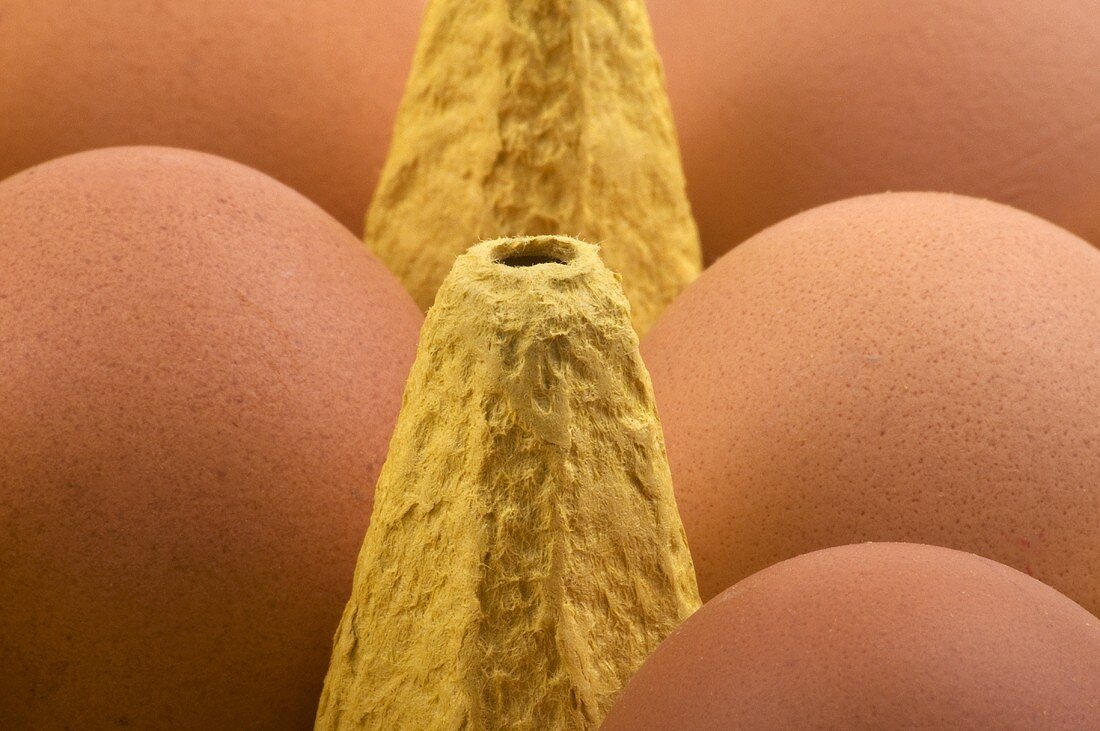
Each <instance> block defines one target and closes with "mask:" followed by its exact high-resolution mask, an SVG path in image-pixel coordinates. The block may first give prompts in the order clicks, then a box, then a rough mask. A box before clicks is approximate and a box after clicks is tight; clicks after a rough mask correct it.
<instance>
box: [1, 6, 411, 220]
mask: <svg viewBox="0 0 1100 731" xmlns="http://www.w3.org/2000/svg"><path fill="white" fill-rule="evenodd" d="M424 2H425V0H367V1H366V2H351V1H350V0H306V1H305V2H294V1H292V0H262V1H261V2H226V1H225V0H188V1H187V2H147V1H146V0H111V1H110V2H102V1H101V0H64V2H59V1H58V0H43V1H42V2H28V1H27V0H18V1H16V2H12V1H11V0H6V1H0V69H3V73H0V140H3V144H0V179H3V178H5V177H7V176H8V175H11V174H12V173H15V172H18V171H19V170H22V169H24V168H26V167H29V166H31V165H36V164H38V163H41V162H45V161H46V160H50V159H52V158H55V157H58V156H60V155H65V154H69V153H72V152H78V151H80V150H87V149H91V148H96V147H107V146H110V145H171V146H175V147H186V148H191V149H196V150H202V151H204V152H211V153H215V154H218V155H223V156H225V157H228V158H230V159H233V160H237V161H239V162H242V163H244V164H246V165H250V166H252V167H255V168H257V169H258V170H261V171H263V172H265V173H267V174H269V175H272V176H274V177H275V178H277V179H279V180H281V181H282V182H284V183H286V184H288V185H290V186H291V187H293V188H296V189H297V190H298V191H300V192H301V193H303V194H304V195H306V196H307V197H309V198H311V199H312V200H313V201H315V202H316V203H318V204H319V205H320V206H321V207H323V208H324V209H325V210H327V211H328V212H329V213H331V214H332V215H333V216H335V217H336V218H337V219H339V220H340V221H341V222H342V223H343V224H344V225H345V226H347V227H349V228H350V229H351V230H352V231H353V232H355V233H356V235H358V234H359V232H361V231H362V229H363V217H364V215H365V214H366V210H367V205H368V203H369V201H370V196H371V193H372V192H373V190H374V185H375V181H376V179H377V177H378V173H379V171H380V169H381V167H382V163H383V161H384V159H385V155H386V151H387V149H388V147H389V140H390V128H391V127H392V125H393V121H394V118H395V117H396V114H397V105H398V103H399V102H400V100H401V94H402V92H403V90H404V86H405V78H406V76H407V75H408V70H409V67H410V66H411V64H412V56H413V49H414V47H415V44H416V37H417V32H418V29H419V24H420V15H421V12H422V11H423V7H424Z"/></svg>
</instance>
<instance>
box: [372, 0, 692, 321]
mask: <svg viewBox="0 0 1100 731" xmlns="http://www.w3.org/2000/svg"><path fill="white" fill-rule="evenodd" d="M537 234H570V235H575V236H579V237H582V238H584V239H586V240H588V241H595V242H596V243H599V244H600V245H601V247H602V255H603V258H604V261H606V262H607V265H608V266H609V267H610V268H611V269H613V270H615V271H616V272H618V273H620V274H622V275H623V282H624V285H623V286H624V289H625V291H626V296H627V299H628V300H630V304H631V307H632V311H633V316H634V324H635V327H636V328H637V330H638V332H639V333H643V332H645V330H646V329H647V328H648V326H649V325H650V324H652V322H653V321H654V320H655V319H656V318H657V316H658V315H659V314H660V312H661V311H662V310H663V309H664V307H665V305H667V304H668V303H669V302H670V301H671V300H672V299H673V298H674V297H675V296H676V295H677V294H678V293H679V292H680V290H681V289H682V288H683V287H684V286H685V285H686V284H688V283H689V282H691V281H692V280H693V279H694V278H695V277H696V276H697V275H698V274H699V271H700V268H701V263H702V255H701V253H700V248H699V238H698V232H697V230H696V227H695V222H694V220H693V219H692V217H691V210H690V207H689V205H688V201H687V197H686V194H685V183H684V175H683V170H682V168H681V165H680V153H679V149H678V146H677V141H676V130H675V127H674V125H673V121H672V112H671V109H670V107H669V102H668V97H667V94H666V92H665V87H664V76H663V72H662V70H661V64H660V59H659V57H658V55H657V51H656V48H655V47H654V44H653V38H652V34H651V32H650V27H649V16H648V14H647V11H646V8H645V2H644V0H431V2H430V3H429V5H428V8H427V11H426V15H425V18H424V23H423V27H422V29H421V36H420V43H419V46H418V48H417V52H416V58H415V60H414V63H413V69H412V74H411V76H410V78H409V82H408V86H407V88H406V90H405V97H404V100H403V101H402V105H401V109H400V112H399V114H398V119H397V124H396V128H395V131H394V140H393V143H392V146H391V148H390V152H389V157H388V158H387V160H386V164H385V167H384V169H383V171H382V177H381V180H380V182H379V185H378V189H377V190H376V192H375V197H374V200H373V202H372V205H371V209H370V212H369V214H368V215H367V220H366V234H365V238H366V241H367V243H368V244H369V245H370V247H371V248H372V249H373V250H374V252H375V253H376V254H378V256H379V257H381V259H382V260H383V261H384V262H385V263H386V264H387V266H389V268H390V269H391V270H392V271H393V272H395V273H396V274H397V275H398V277H400V279H401V281H402V282H403V283H404V284H405V286H406V287H407V288H408V289H409V291H410V292H412V294H413V297H414V298H415V299H416V301H417V302H418V303H419V304H420V305H421V307H424V308H427V307H428V306H429V305H431V303H432V302H433V300H434V298H435V295H436V290H437V289H438V288H439V286H440V284H441V283H442V282H443V278H444V277H445V276H447V272H448V271H450V268H451V264H452V263H453V262H454V259H455V257H456V256H458V255H459V254H461V253H462V252H463V251H464V250H465V249H466V247H467V246H468V245H469V242H471V241H477V240H481V239H490V238H497V237H500V236H527V235H537Z"/></svg>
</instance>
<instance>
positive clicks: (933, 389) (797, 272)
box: [642, 193, 1100, 613]
mask: <svg viewBox="0 0 1100 731" xmlns="http://www.w3.org/2000/svg"><path fill="white" fill-rule="evenodd" d="M642 355H643V357H644V359H645V361H646V365H647V366H648V368H649V371H650V374H651V376H652V379H653V386H654V391H655V394H656V397H657V405H658V409H659V412H660V415H661V420H662V424H663V426H664V431H665V438H666V442H667V448H668V455H669V463H670V466H671V469H672V478H673V484H674V485H675V489H676V496H677V501H678V504H679V506H680V512H681V515H682V516H683V520H684V527H685V530H686V532H687V537H688V542H689V545H690V547H691V551H692V555H693V557H694V560H695V567H696V571H697V572H698V574H699V584H700V590H701V593H702V596H703V598H704V600H706V599H708V598H710V597H713V596H714V595H715V594H717V593H718V592H719V591H722V590H723V589H724V588H725V587H728V586H730V585H732V584H734V583H736V582H737V581H740V580H741V579H743V578H745V577H747V576H749V575H750V574H752V573H754V572H756V571H759V570H760V569H762V568H765V567H766V566H769V565H771V564H774V563H776V562H778V561H782V560H784V559H787V558H791V557H794V556H798V555H800V554H803V553H806V552H808V551H812V550H816V549H820V548H826V547H829V546H837V545H845V544H849V543H856V542H861V541H909V542H917V543H928V544H933V545H942V546H948V547H951V548H957V549H960V550H966V551H970V552H973V553H977V554H979V555H982V556H986V557H988V558H991V559H994V560H996V561H1000V562H1002V563H1005V564H1008V565H1009V566H1012V567H1014V568H1016V569H1019V570H1021V571H1024V572H1025V573H1028V574H1030V575H1032V576H1034V577H1035V578H1037V579H1039V580H1041V581H1043V582H1045V583H1047V584H1050V585H1051V586H1053V587H1054V588H1056V589H1058V590H1059V591H1061V592H1063V593H1064V594H1066V595H1067V596H1068V597H1070V598H1071V599H1073V600H1074V601H1076V602H1078V603H1080V604H1081V605H1083V606H1084V607H1085V608H1086V609H1088V610H1090V611H1092V612H1094V613H1100V251H1097V250H1096V249H1094V248H1093V247H1091V246H1089V245H1088V244H1086V243H1085V242H1084V241H1082V240H1081V239H1078V238H1077V237H1075V236H1073V235H1071V234H1069V233H1067V232H1066V231H1064V230H1062V229H1060V228H1058V227H1056V226H1054V225H1052V224H1050V223H1048V222H1046V221H1043V220H1041V219H1039V218H1036V217H1034V216H1032V215H1030V214H1027V213H1024V212H1021V211H1017V210H1015V209H1012V208H1008V207H1006V206H1002V205H999V204H996V203H991V202H988V201H981V200H977V199H973V198H966V197H962V196H953V195H948V194H938V193H895V194H882V195H876V196H866V197H861V198H854V199H850V200H847V201H842V202H838V203H833V204H829V205H826V206H822V207H820V208H817V209H814V210H811V211H808V212H806V213H803V214H800V215H798V216H795V217H793V218H790V219H788V220H786V221H784V222H782V223H780V224H778V225H776V226H773V227H771V228H769V229H768V230H766V231H764V232H763V233H761V234H759V235H757V236H755V237H753V238H752V239H750V240H749V241H748V242H746V243H745V244H743V245H742V246H739V247H738V248H736V249H734V250H733V251H732V252H730V253H729V254H727V255H726V256H724V257H723V258H722V259H721V260H719V261H718V262H717V263H716V264H714V265H713V266H712V267H711V268H710V269H709V270H707V271H706V272H704V274H703V275H702V277H700V278H699V279H698V280H697V281H696V282H695V283H694V284H693V285H691V286H690V287H689V288H688V289H687V290H686V291H685V292H684V293H683V294H682V295H681V296H680V298H679V299H678V300H677V301H675V302H674V303H673V304H672V305H671V306H670V307H669V309H668V310H667V311H666V313H665V314H664V315H663V316H662V318H661V319H660V320H659V321H658V322H657V324H656V325H655V326H654V328H653V329H652V330H651V331H650V333H649V334H648V335H647V337H646V338H645V340H644V341H643V343H642Z"/></svg>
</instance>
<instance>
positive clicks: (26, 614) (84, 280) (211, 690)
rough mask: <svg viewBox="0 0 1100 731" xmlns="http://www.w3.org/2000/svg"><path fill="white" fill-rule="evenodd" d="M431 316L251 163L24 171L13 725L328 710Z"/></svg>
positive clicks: (0, 325)
mask: <svg viewBox="0 0 1100 731" xmlns="http://www.w3.org/2000/svg"><path fill="white" fill-rule="evenodd" d="M421 319H422V318H421V315H420V313H419V311H418V309H417V308H416V306H415V304H414V303H413V302H412V299H411V298H410V297H409V296H408V295H407V294H406V293H405V292H404V290H403V289H401V287H400V285H399V284H398V283H397V281H396V280H395V279H394V278H393V277H392V276H391V275H390V274H389V273H388V272H387V271H386V270H385V269H384V268H383V267H382V265H381V264H380V263H379V262H378V261H377V260H376V259H374V257H373V256H371V255H370V254H369V253H368V252H367V251H366V250H365V248H364V247H363V246H362V244H361V242H359V241H358V240H357V239H356V238H355V237H354V236H352V235H351V234H350V233H349V232H348V231H347V230H346V229H345V228H344V227H343V226H341V225H340V224H339V223H338V222H337V221H336V220H335V219H333V218H331V217H330V216H328V215H327V214H326V213H324V212H323V211H322V210H321V209H320V208H318V207H317V206H315V205H314V204H313V203H311V202H309V201H308V200H306V199H305V198H303V197H302V196H300V195H299V194H297V193H295V192H294V191H292V190H290V189H289V188H287V187H285V186H283V185H281V184H280V183H277V182H276V181H274V180H272V179H270V178H268V177H267V176H264V175H262V174H260V173H258V172H256V171H254V170H251V169H249V168H246V167H244V166H241V165H238V164H236V163H233V162H229V161H227V160H223V159H220V158H216V157H213V156H209V155H205V154H200V153H196V152H188V151H182V150H173V149H165V148H115V149H107V150H99V151H94V152H87V153H81V154H78V155H74V156H70V157H66V158H62V159H59V160H55V161H53V162H49V163H46V164H44V165H41V166H38V167H35V168H32V169H30V170H28V171H26V172H23V173H21V174H18V175H16V176H13V177H11V178H9V179H7V180H6V181H4V182H3V183H0V404H3V407H2V408H0V445H2V447H0V525H2V526H3V530H2V531H0V556H3V560H0V689H2V690H0V728H4V729H31V728H35V729H46V728H74V729H88V728H107V727H110V728H114V727H116V726H118V727H121V726H128V727H130V728H139V729H153V728H156V729H160V728H165V729H167V728H171V729H221V728H226V729H229V728H239V729H244V728H262V729H282V728H285V729H301V728H307V727H309V726H310V725H311V724H312V720H313V715H314V713H315V711H316V705H317V698H318V696H319V694H320V690H321V684H322V681H323V679H324V674H325V671H326V668H327V666H328V660H329V652H330V649H331V642H332V637H333V633H334V632H335V630H336V626H337V624H338V622H339V618H340V614H341V612H342V610H343V607H344V604H345V602H346V600H347V596H348V592H349V590H350V587H351V578H352V572H353V570H354V565H355V559H356V556H357V554H358V551H359V546H360V544H361V542H362V539H363V535H364V532H365V530H366V526H367V523H368V521H369V517H370V510H371V502H372V495H373V488H374V482H375V479H376V477H377V475H378V471H379V469H380V467H381V465H382V462H383V460H384V458H385V453H386V449H387V443H388V441H389V436H390V431H391V429H392V427H393V423H394V421H395V418H396V415H397V411H398V408H399V406H400V401H401V393H402V390H403V386H404V379H405V377H406V374H407V372H408V369H409V367H410V366H411V364H412V360H413V357H414V353H415V348H416V340H417V335H418V329H419V326H420V323H421Z"/></svg>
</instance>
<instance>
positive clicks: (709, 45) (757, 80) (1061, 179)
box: [649, 0, 1100, 262]
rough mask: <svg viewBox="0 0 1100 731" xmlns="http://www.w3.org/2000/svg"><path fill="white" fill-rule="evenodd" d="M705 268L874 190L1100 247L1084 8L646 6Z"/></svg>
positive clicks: (861, 3) (1090, 22)
mask: <svg viewBox="0 0 1100 731" xmlns="http://www.w3.org/2000/svg"><path fill="white" fill-rule="evenodd" d="M649 9H650V12H651V14H652V16H653V30H654V34H655V37H656V40H657V46H658V49H659V50H660V51H661V53H662V56H663V58H664V62H665V70H666V73H667V76H668V88H669V96H670V97H671V100H672V108H673V112H674V113H675V115H676V122H677V126H678V128H679V131H680V140H681V147H682V150H683V157H684V169H685V172H686V175H687V180H688V194H689V196H690V197H691V202H692V209H693V211H694V213H695V217H696V220H697V221H698V222H699V230H700V235H701V237H702V241H703V247H704V252H705V255H706V259H707V261H708V262H712V261H714V260H715V259H717V258H718V257H719V256H721V255H722V254H723V253H724V252H726V251H728V250H729V249H731V248H732V247H734V246H737V245H738V244H739V243H741V242H742V241H744V240H745V239H747V238H748V237H749V236H751V235H753V234H755V233H757V232H759V231H760V230H762V229H763V228H765V227H767V226H770V225H772V224H774V223H777V222H779V221H781V220H783V219H785V218H787V217H788V216H792V215H794V214H795V213H798V212H799V211H803V210H806V209H808V208H811V207H813V206H818V205H821V204H823V203H828V202H830V201H837V200H841V199H843V198H848V197H850V196H855V195H863V194H870V193H880V192H882V191H887V190H943V191H951V192H954V193H962V194H966V195H974V196H981V197H986V198H991V199H993V200H996V201H999V202H1001V203H1007V204H1010V205H1013V206H1017V207H1019V208H1022V209H1024V210H1027V211H1031V212H1032V213H1035V214H1037V215H1040V216H1042V217H1044V218H1047V219H1049V220H1051V221H1053V222H1054V223H1057V224H1058V225H1060V226H1063V227H1065V228H1067V229H1068V230H1070V231H1072V232H1073V233H1075V234H1077V235H1078V236H1081V237H1083V238H1084V239H1086V240H1088V241H1090V242H1092V243H1093V244H1094V245H1100V205H1098V204H1097V200H1100V124H1098V123H1097V119H1100V94H1098V93H1097V89H1100V4H1097V3H1096V2H1095V0H1060V2H1055V3H1038V2H1033V1H1032V0H968V1H967V2H964V3H959V2H952V1H951V0H910V1H909V2H904V3H889V2H879V0H849V1H848V2H842V3H840V2H837V3H807V2H805V1H804V0H776V1H775V2H748V1H746V0H650V2H649Z"/></svg>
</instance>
